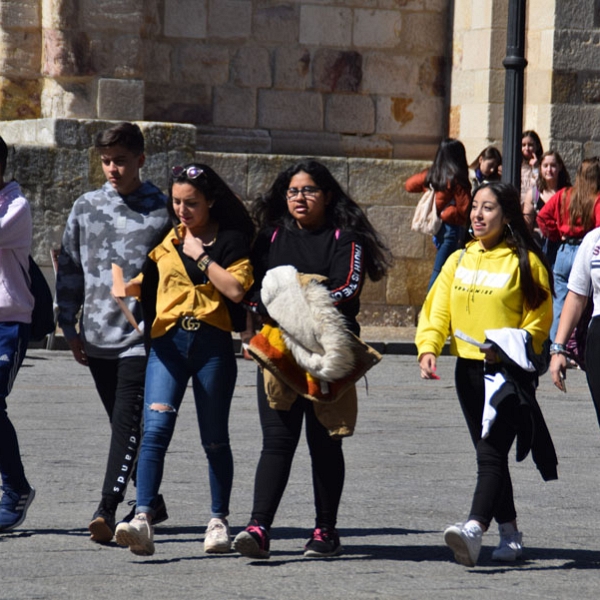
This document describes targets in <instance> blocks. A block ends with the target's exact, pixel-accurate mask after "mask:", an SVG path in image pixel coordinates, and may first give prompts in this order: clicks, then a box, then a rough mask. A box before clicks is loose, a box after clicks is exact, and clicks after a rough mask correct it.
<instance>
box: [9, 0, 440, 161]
mask: <svg viewBox="0 0 600 600" xmlns="http://www.w3.org/2000/svg"><path fill="white" fill-rule="evenodd" d="M448 6H449V1H448V0H411V1H404V2H400V1H397V0H345V1H344V2H339V1H335V0H330V1H327V0H319V1H318V2H313V1H299V0H288V1H287V2H284V1H282V2H273V1H267V0H144V1H143V2H142V1H141V0H79V1H76V0H43V1H42V2H40V1H39V0H35V1H34V0H2V2H0V16H1V17H2V19H1V23H2V25H1V29H2V31H3V34H4V35H3V50H4V52H3V53H2V54H3V59H2V62H1V63H0V76H2V77H3V79H2V80H0V93H1V94H2V98H3V100H4V101H3V102H2V109H1V112H0V118H2V119H17V118H35V117H42V118H61V117H62V118H83V119H94V118H97V119H112V120H147V121H160V122H176V123H193V124H195V125H197V126H199V129H198V131H199V137H198V145H199V147H200V148H202V149H204V150H211V151H220V152H222V151H234V152H240V151H247V152H260V153H274V154H307V153H310V154H316V155H345V156H370V157H377V158H393V157H410V158H418V157H423V156H429V155H430V154H431V152H432V151H433V149H434V148H435V145H436V144H437V142H438V140H439V139H440V137H442V136H443V135H444V131H445V130H446V126H447V118H446V112H447V111H446V102H447V101H446V97H447V89H446V81H447V75H448V64H447V62H446V57H447V55H448V48H449V39H450V33H451V28H450V26H449V22H450V21H449V13H448ZM424 32H426V35H423V33H424Z"/></svg>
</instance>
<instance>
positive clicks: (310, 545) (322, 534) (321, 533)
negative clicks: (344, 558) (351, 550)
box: [304, 527, 344, 558]
mask: <svg viewBox="0 0 600 600" xmlns="http://www.w3.org/2000/svg"><path fill="white" fill-rule="evenodd" d="M343 551H344V549H343V548H342V546H341V544H340V536H339V535H338V532H337V530H336V529H335V528H329V527H317V528H316V529H315V530H314V531H313V534H312V536H311V538H310V540H308V542H307V543H306V546H304V556H306V557H308V558H325V557H327V556H337V555H338V554H341V553H342V552H343Z"/></svg>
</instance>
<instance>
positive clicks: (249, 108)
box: [213, 85, 256, 128]
mask: <svg viewBox="0 0 600 600" xmlns="http://www.w3.org/2000/svg"><path fill="white" fill-rule="evenodd" d="M213 123H214V124H215V125H216V126H217V127H248V128H251V127H254V126H255V125H256V90H254V89H249V88H242V89H240V88H238V87H236V86H233V85H226V86H219V87H217V88H215V89H214V99H213Z"/></svg>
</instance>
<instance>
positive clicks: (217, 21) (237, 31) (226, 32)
mask: <svg viewBox="0 0 600 600" xmlns="http://www.w3.org/2000/svg"><path fill="white" fill-rule="evenodd" d="M251 32H252V2H248V0H209V10H208V36H209V37H210V38H221V39H247V38H249V37H250V34H251Z"/></svg>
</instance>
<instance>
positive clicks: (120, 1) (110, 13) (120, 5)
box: [79, 0, 144, 33]
mask: <svg viewBox="0 0 600 600" xmlns="http://www.w3.org/2000/svg"><path fill="white" fill-rule="evenodd" d="M143 4H144V0H81V9H80V11H79V18H80V20H81V23H80V26H81V28H82V29H83V30H84V31H107V32H108V31H110V32H113V33H114V32H121V33H130V32H131V31H138V30H139V29H140V27H141V26H142V23H143Z"/></svg>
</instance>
